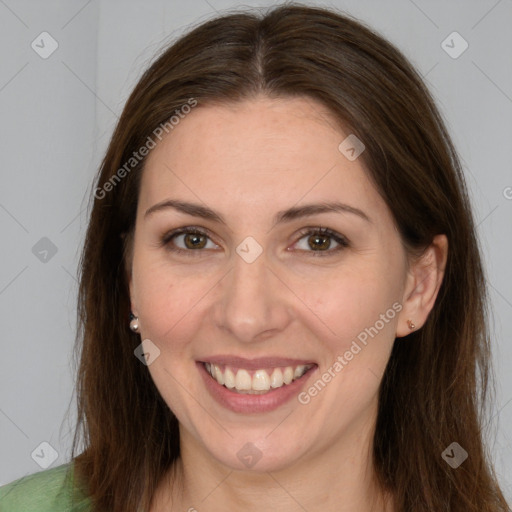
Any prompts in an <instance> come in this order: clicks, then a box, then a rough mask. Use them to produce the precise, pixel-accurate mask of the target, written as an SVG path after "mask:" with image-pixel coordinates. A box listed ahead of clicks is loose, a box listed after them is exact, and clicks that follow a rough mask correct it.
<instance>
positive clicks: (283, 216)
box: [144, 199, 372, 226]
mask: <svg viewBox="0 0 512 512" xmlns="http://www.w3.org/2000/svg"><path fill="white" fill-rule="evenodd" d="M169 208H171V209H174V210H177V211H179V212H181V213H185V214H187V215H192V216H194V217H201V218H203V219H208V220H211V221H213V222H218V223H219V224H224V225H226V221H225V220H224V217H222V215H220V214H219V213H217V212H215V211H213V210H211V209H210V208H208V207H206V206H201V205H200V204H195V203H189V202H187V201H178V200H175V199H167V200H165V201H162V202H160V203H157V204H155V205H153V206H151V208H148V209H147V210H146V213H145V214H144V218H145V219H146V218H147V217H149V216H150V215H152V214H154V213H156V212H160V211H164V210H167V209H169ZM333 212H334V213H351V214H353V215H357V216H358V217H360V218H362V219H364V220H365V221H366V222H369V223H372V221H371V219H370V217H368V215H367V214H366V213H364V212H363V211H362V210H360V209H359V208H355V207H353V206H349V205H348V204H344V203H340V202H330V203H318V204H308V205H304V206H295V207H292V208H288V209H287V210H282V211H280V212H277V213H276V215H275V216H274V221H273V226H275V225H276V224H280V223H283V222H290V221H292V220H295V219H299V218H302V217H307V216H310V215H315V214H318V213H333Z"/></svg>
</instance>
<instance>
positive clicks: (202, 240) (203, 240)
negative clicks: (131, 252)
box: [161, 226, 218, 254]
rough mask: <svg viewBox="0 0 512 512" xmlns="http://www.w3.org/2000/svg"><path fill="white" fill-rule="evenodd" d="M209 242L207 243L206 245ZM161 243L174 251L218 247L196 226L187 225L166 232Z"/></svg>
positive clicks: (195, 250)
mask: <svg viewBox="0 0 512 512" xmlns="http://www.w3.org/2000/svg"><path fill="white" fill-rule="evenodd" d="M208 244H209V245H208ZM161 245H162V246H165V247H166V248H167V249H168V250H170V251H174V252H178V253H179V252H189V253H191V252H193V251H194V252H196V253H197V254H199V253H201V252H203V251H201V249H218V246H217V245H216V244H215V243H213V242H212V240H211V239H210V237H209V236H208V235H207V234H206V233H205V232H203V231H201V230H200V229H198V228H194V227H191V226H187V227H185V228H179V229H176V230H174V231H171V232H170V233H167V234H166V235H165V236H164V237H163V238H162V240H161Z"/></svg>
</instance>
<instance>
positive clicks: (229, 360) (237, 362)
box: [199, 355, 316, 370]
mask: <svg viewBox="0 0 512 512" xmlns="http://www.w3.org/2000/svg"><path fill="white" fill-rule="evenodd" d="M199 361H200V362H202V363H212V364H217V365H226V366H233V367H235V368H244V369H246V370H259V369H262V368H276V367H278V366H299V365H304V366H306V365H314V364H316V363H314V362H313V361H310V360H305V359H293V358H287V357H277V356H270V357H258V358H255V359H246V358H244V357H237V356H232V355H225V356H224V355H218V356H211V357H205V358H202V359H200V360H199Z"/></svg>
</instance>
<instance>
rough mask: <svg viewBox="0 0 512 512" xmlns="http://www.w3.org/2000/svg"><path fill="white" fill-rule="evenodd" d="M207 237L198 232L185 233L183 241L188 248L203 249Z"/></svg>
mask: <svg viewBox="0 0 512 512" xmlns="http://www.w3.org/2000/svg"><path fill="white" fill-rule="evenodd" d="M206 240H207V237H206V236H204V235H201V234H199V233H197V234H196V233H185V234H184V235H183V241H184V242H185V246H186V247H187V248H188V249H203V248H204V247H205V246H206Z"/></svg>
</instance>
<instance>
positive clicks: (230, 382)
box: [219, 368, 235, 389]
mask: <svg viewBox="0 0 512 512" xmlns="http://www.w3.org/2000/svg"><path fill="white" fill-rule="evenodd" d="M219 384H220V382H219ZM224 385H225V386H226V387H227V388H228V389H233V388H234V387H235V375H234V373H233V372H232V371H231V370H230V369H229V368H227V369H226V371H225V372H224Z"/></svg>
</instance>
